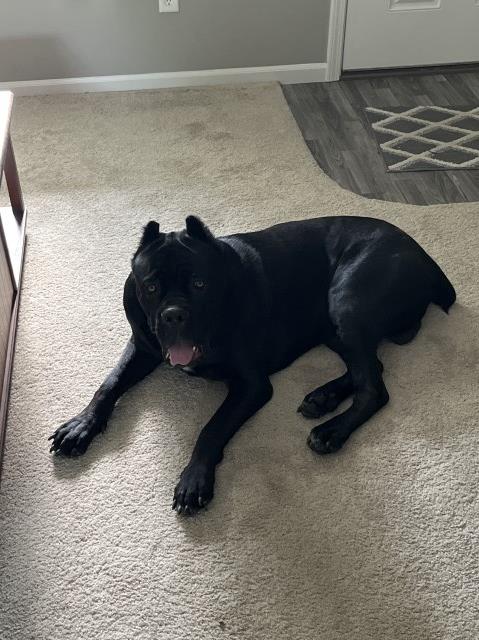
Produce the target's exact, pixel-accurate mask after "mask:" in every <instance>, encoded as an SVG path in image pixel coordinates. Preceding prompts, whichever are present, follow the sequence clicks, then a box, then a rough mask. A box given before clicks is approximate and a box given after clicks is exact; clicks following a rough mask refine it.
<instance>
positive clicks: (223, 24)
mask: <svg viewBox="0 0 479 640" xmlns="http://www.w3.org/2000/svg"><path fill="white" fill-rule="evenodd" d="M329 3H330V0H180V13H178V14H164V13H162V14H160V13H159V12H158V0H41V1H40V0H0V81H13V80H43V79H49V78H66V77H79V76H101V75H115V74H130V73H153V72H158V71H191V70H197V69H219V68H227V67H249V66H266V65H282V64H299V63H305V62H325V61H326V48H327V37H328V18H329Z"/></svg>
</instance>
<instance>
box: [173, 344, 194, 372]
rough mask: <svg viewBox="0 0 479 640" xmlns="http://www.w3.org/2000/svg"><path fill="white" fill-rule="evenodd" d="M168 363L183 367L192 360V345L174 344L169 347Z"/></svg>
mask: <svg viewBox="0 0 479 640" xmlns="http://www.w3.org/2000/svg"><path fill="white" fill-rule="evenodd" d="M169 353H170V363H171V364H172V365H173V366H176V365H177V364H179V365H181V366H183V367H185V366H186V365H187V364H190V362H191V361H192V360H193V356H194V351H193V346H192V345H187V344H174V345H173V346H172V347H170V349H169Z"/></svg>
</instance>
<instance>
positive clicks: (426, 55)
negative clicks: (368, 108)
mask: <svg viewBox="0 0 479 640" xmlns="http://www.w3.org/2000/svg"><path fill="white" fill-rule="evenodd" d="M478 61H479V0H348V8H347V17H346V33H345V40H344V58H343V69H345V70H352V69H378V68H389V67H412V66H427V65H435V64H455V63H460V62H478Z"/></svg>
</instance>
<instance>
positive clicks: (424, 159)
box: [365, 106, 479, 171]
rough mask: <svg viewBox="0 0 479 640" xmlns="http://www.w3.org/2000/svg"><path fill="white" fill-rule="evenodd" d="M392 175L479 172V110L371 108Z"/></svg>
mask: <svg viewBox="0 0 479 640" xmlns="http://www.w3.org/2000/svg"><path fill="white" fill-rule="evenodd" d="M365 111H366V115H367V118H368V120H369V122H370V124H371V127H372V130H373V132H374V136H375V138H376V141H377V143H378V145H379V149H380V150H381V153H382V156H383V158H384V161H385V162H386V166H387V168H388V171H438V170H451V169H454V170H455V169H479V107H477V106H476V107H464V106H462V107H457V108H454V109H453V108H451V107H436V106H419V107H414V108H412V109H411V108H408V107H387V108H377V107H367V108H366V110H365Z"/></svg>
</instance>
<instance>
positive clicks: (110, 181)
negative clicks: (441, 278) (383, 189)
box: [0, 84, 479, 640]
mask: <svg viewBox="0 0 479 640" xmlns="http://www.w3.org/2000/svg"><path fill="white" fill-rule="evenodd" d="M13 136H14V142H15V146H16V152H17V156H18V162H19V166H20V170H21V177H22V180H23V184H24V188H25V199H26V202H27V204H28V207H29V214H30V218H29V238H28V250H27V260H26V270H25V278H24V286H23V294H22V302H21V313H20V324H19V332H18V347H17V353H16V359H15V368H14V377H13V387H12V396H11V404H10V413H9V424H8V433H7V441H6V449H5V460H4V468H3V476H2V484H1V493H0V569H1V578H0V637H1V638H2V639H5V640H27V639H28V640H99V639H105V640H130V639H132V640H133V639H135V640H136V639H138V640H163V639H164V640H167V639H168V640H186V639H194V640H216V639H225V638H238V639H240V638H241V639H242V640H263V639H264V640H270V639H273V638H274V639H275V640H345V639H347V640H367V639H368V640H369V639H371V640H379V639H380V640H412V639H414V640H436V639H437V640H477V638H478V637H479V622H478V610H479V601H478V593H479V589H478V586H479V585H478V573H479V572H478V568H479V558H478V549H479V544H478V531H479V509H478V502H477V491H478V487H479V461H478V445H479V435H478V434H479V430H478V427H477V416H478V408H479V407H478V404H479V403H478V384H477V380H478V378H477V373H478V371H477V369H478V361H479V310H478V306H479V305H478V298H479V296H478V282H479V211H478V209H479V206H478V204H476V203H471V204H461V205H457V204H455V205H440V206H429V207H414V206H408V205H404V204H397V203H385V202H379V201H373V200H366V199H362V198H361V197H359V196H357V195H355V194H353V193H350V192H348V191H344V190H343V189H341V188H340V187H338V186H337V185H336V183H334V182H333V181H332V180H330V179H329V178H328V177H327V176H326V175H325V174H323V173H322V172H321V170H320V169H319V168H318V167H317V165H316V163H315V161H314V160H313V158H312V157H311V156H310V154H309V152H308V150H307V148H306V146H305V144H304V142H303V140H302V138H301V136H300V134H299V132H298V129H297V127H296V124H295V122H294V119H293V117H292V116H291V114H290V112H289V110H288V107H287V105H286V103H285V101H284V98H283V96H282V93H281V90H280V87H279V86H277V85H275V84H268V85H253V86H245V87H233V88H231V87H227V88H225V87H219V88H218V87H216V88H205V89H203V88H201V89H185V90H183V89H175V90H166V91H159V92H139V93H113V94H90V95H88V94H86V95H74V96H50V97H32V98H21V99H18V100H17V101H16V106H15V117H14V128H13ZM192 212H194V213H197V214H199V215H201V216H203V217H204V219H205V220H206V221H207V222H208V223H209V224H210V225H211V228H212V229H213V230H215V231H216V232H217V233H226V232H233V231H239V230H246V229H259V228H262V227H265V226H267V225H269V224H271V223H275V222H278V221H282V220H289V219H301V218H306V217H311V216H318V215H319V216H321V215H326V214H328V215H329V214H362V215H372V216H377V217H379V218H383V219H386V220H390V221H392V222H393V223H395V224H397V225H399V226H400V227H402V228H403V229H405V230H406V231H407V232H409V233H410V234H412V235H413V236H414V237H415V238H416V239H417V240H418V241H419V242H420V243H421V244H422V245H423V246H424V247H425V248H426V249H427V251H429V252H430V254H431V255H432V256H433V257H434V258H435V259H436V260H437V261H438V262H439V264H440V265H441V266H442V267H443V269H444V270H445V272H446V273H447V274H448V276H449V278H450V279H451V281H452V282H453V283H454V285H455V286H456V289H457V293H458V303H457V304H456V305H455V306H454V307H453V309H452V310H451V313H450V315H449V316H446V315H445V314H443V313H442V312H441V311H440V310H439V309H437V308H431V309H430V310H429V311H428V313H427V315H426V318H425V320H424V323H423V329H422V331H421V332H420V333H419V335H418V337H417V338H416V339H415V340H414V341H413V342H412V343H410V344H409V345H407V346H404V347H398V346H395V345H390V344H387V345H385V346H384V347H382V348H381V351H380V356H381V359H382V360H383V362H384V365H385V381H386V385H387V387H388V389H389V392H390V395H391V401H390V403H389V405H388V406H387V407H386V408H385V409H383V410H382V411H381V412H380V413H378V414H377V415H376V416H375V417H374V418H373V419H372V420H370V421H369V422H368V424H367V425H365V426H364V427H363V428H361V429H360V430H359V431H357V432H356V434H354V435H353V436H352V437H351V439H350V440H349V442H348V443H347V445H346V446H345V447H344V449H343V450H342V451H341V452H340V453H338V454H336V455H333V456H330V457H319V456H316V455H314V454H313V453H312V452H311V451H310V450H309V449H308V448H307V446H306V438H307V435H308V433H309V430H310V429H311V428H312V427H313V426H314V425H315V423H314V422H313V423H311V422H308V421H306V420H304V419H303V418H302V417H301V416H300V415H299V414H297V413H296V407H297V406H298V404H299V403H300V401H301V400H302V398H303V396H304V395H305V394H306V393H307V392H309V391H311V390H312V389H313V388H314V387H316V386H318V385H319V384H321V383H323V382H326V381H328V380H329V379H331V378H333V377H335V376H336V375H338V374H339V373H340V372H341V371H342V364H341V362H340V361H339V359H338V358H337V357H336V356H335V355H334V354H332V353H331V352H329V351H328V350H327V349H326V348H322V347H321V348H318V349H315V350H313V351H311V352H309V353H308V354H306V355H304V356H303V357H302V358H300V359H299V360H298V361H297V362H296V363H294V364H293V365H292V366H291V367H290V368H288V369H287V370H285V371H283V372H281V373H279V374H277V375H275V376H274V377H273V385H274V389H275V395H274V398H273V400H272V401H271V402H270V403H269V404H268V405H267V406H266V407H265V408H264V409H263V410H262V411H261V412H259V413H258V414H257V415H256V416H255V417H254V418H253V419H252V420H250V421H249V423H248V424H247V425H246V426H245V427H244V428H243V429H242V430H241V431H240V432H239V433H238V435H237V436H236V437H235V439H234V440H233V441H232V443H231V444H230V446H229V447H228V449H227V452H226V455H225V459H224V461H223V463H222V465H221V466H220V467H219V469H218V473H217V484H216V496H215V499H214V501H213V502H212V503H211V505H210V507H209V509H208V511H207V512H205V513H202V514H200V516H199V517H197V518H195V519H185V518H179V517H177V516H176V515H175V513H173V512H172V511H171V500H172V494H173V489H174V486H175V484H176V481H177V478H178V475H179V473H180V471H181V470H182V468H183V466H184V465H185V463H186V462H187V461H188V458H189V455H190V452H191V449H192V446H193V443H194V441H195V438H196V436H197V434H198V432H199V430H200V428H201V425H202V424H203V423H204V422H205V420H206V419H207V418H208V417H209V416H210V415H211V414H212V412H213V411H214V409H215V408H216V407H217V406H218V404H219V402H220V401H221V399H222V398H223V396H224V388H223V386H222V384H220V383H212V382H207V381H203V380H198V379H194V378H189V377H187V376H184V375H182V374H181V373H179V372H177V371H172V370H167V369H160V370H158V371H156V372H155V373H154V374H153V375H151V376H150V377H149V378H148V379H147V380H145V381H144V382H142V383H141V384H139V385H138V386H137V387H136V388H135V389H133V390H132V391H131V392H129V393H128V394H127V397H125V398H124V399H123V400H122V401H121V402H120V403H119V405H118V407H117V409H116V411H115V413H114V416H113V418H112V420H111V422H110V425H109V428H108V430H107V431H106V432H105V434H104V435H102V436H100V437H98V438H97V439H96V440H95V441H94V443H93V444H92V446H91V448H90V450H89V451H88V452H87V454H86V455H85V456H84V457H83V458H81V459H76V460H67V459H53V458H52V457H51V456H50V455H49V453H48V443H47V436H48V435H50V433H51V432H52V430H53V429H54V428H55V427H56V426H57V425H58V424H59V423H60V422H62V421H63V420H64V419H66V418H68V417H70V416H71V415H73V414H74V413H77V412H78V411H79V410H80V409H81V408H82V407H83V405H84V404H85V403H86V402H87V401H88V400H89V399H90V397H91V395H92V394H93V392H94V391H95V389H96V387H97V385H98V383H99V382H100V381H101V380H102V377H103V376H104V375H105V374H106V373H107V371H108V370H109V368H110V367H111V366H112V365H113V364H115V362H116V359H117V357H118V355H119V353H120V351H121V350H122V347H123V345H124V343H125V341H126V340H127V339H128V337H129V331H128V325H127V322H126V319H125V318H124V315H123V311H122V304H121V294H122V287H123V282H124V279H125V277H126V276H127V274H128V270H129V260H130V257H131V254H132V252H133V250H134V248H135V245H136V242H137V239H138V237H139V234H140V230H141V226H142V225H143V224H145V223H146V222H147V221H148V220H149V219H151V218H155V219H158V220H159V221H160V223H161V226H162V228H163V230H171V229H177V228H179V227H181V226H182V223H183V220H184V217H185V215H187V214H189V213H192Z"/></svg>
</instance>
